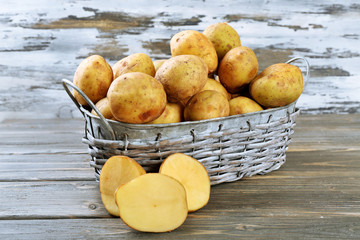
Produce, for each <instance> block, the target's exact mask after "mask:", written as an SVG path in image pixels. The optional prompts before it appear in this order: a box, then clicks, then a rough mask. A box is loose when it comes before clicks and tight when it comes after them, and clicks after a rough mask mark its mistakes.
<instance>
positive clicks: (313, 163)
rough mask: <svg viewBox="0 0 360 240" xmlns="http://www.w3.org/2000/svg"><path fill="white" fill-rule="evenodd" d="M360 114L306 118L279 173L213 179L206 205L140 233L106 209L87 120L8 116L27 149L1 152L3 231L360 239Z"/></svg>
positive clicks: (12, 234)
mask: <svg viewBox="0 0 360 240" xmlns="http://www.w3.org/2000/svg"><path fill="white" fill-rule="evenodd" d="M359 121H360V116H359V115H357V114H352V115H319V116H312V115H300V116H299V117H298V119H297V126H296V128H295V134H294V135H293V139H292V143H291V144H290V147H289V151H288V152H287V161H286V163H285V164H284V165H283V166H282V167H281V168H280V169H279V170H277V171H274V172H271V173H269V174H267V175H263V176H261V175H257V176H253V177H250V178H243V179H242V180H239V181H236V182H232V183H223V184H220V185H217V186H213V187H212V189H211V197H210V201H209V203H208V204H207V205H206V206H205V207H204V208H202V209H200V210H199V211H197V212H195V213H191V214H189V217H188V218H187V220H186V222H185V223H184V224H183V225H182V226H181V227H180V228H178V229H176V230H175V231H173V232H170V233H164V234H147V233H140V232H136V231H134V230H132V229H130V228H129V227H127V226H126V225H125V224H124V223H123V222H122V221H121V219H118V218H113V217H111V216H110V215H109V214H108V213H107V212H106V210H105V209H104V207H103V205H102V203H101V199H100V194H99V190H98V183H97V182H95V181H94V180H93V179H94V178H93V170H92V168H90V167H89V165H88V155H87V153H86V146H85V145H84V144H82V143H81V137H82V135H83V121H81V120H78V119H74V120H69V119H67V120H64V119H54V120H50V121H49V120H38V119H25V120H11V121H5V122H2V123H1V124H0V130H1V131H2V132H6V134H5V135H0V143H1V144H0V148H1V149H2V150H4V149H5V150H6V149H23V150H18V151H17V153H13V154H9V153H10V152H1V154H0V192H1V194H0V202H1V203H2V204H1V205H0V237H1V239H115V238H117V239H132V238H136V239H154V238H157V239H169V238H171V239H172V238H177V239H219V238H221V239H242V238H243V239H249V238H252V239H357V238H358V236H359V235H360V227H359V226H360V220H359V219H360V190H359V187H358V186H359V185H360V161H359V156H360V143H359V142H360V141H359V136H360V124H359ZM21 129H23V130H21ZM21 132H23V134H22V135H21V134H20V133H21ZM13 133H14V134H15V135H14V136H13V137H12V140H11V141H9V142H6V138H7V137H9V136H11V135H12V134H13ZM51 133H53V134H54V135H57V136H65V135H68V136H67V137H64V138H63V141H62V142H61V141H58V140H55V139H51V138H49V137H45V136H46V135H48V134H51ZM21 136H22V137H24V138H25V139H28V140H29V141H30V142H31V141H32V139H33V141H34V144H26V142H25V141H23V140H21V139H20V138H21ZM10 138H11V137H10ZM17 138H19V141H16V139H17ZM35 142H36V144H35ZM35 146H37V147H35ZM70 146H72V147H70ZM66 147H68V149H69V150H68V152H62V151H63V150H64V149H65V148H66ZM44 149H51V151H45V150H44Z"/></svg>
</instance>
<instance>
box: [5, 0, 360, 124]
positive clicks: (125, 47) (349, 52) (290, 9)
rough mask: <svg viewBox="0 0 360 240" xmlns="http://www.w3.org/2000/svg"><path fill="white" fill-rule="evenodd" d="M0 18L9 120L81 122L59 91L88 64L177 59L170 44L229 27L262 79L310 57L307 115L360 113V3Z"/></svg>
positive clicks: (101, 10) (258, 1) (127, 8)
mask: <svg viewBox="0 0 360 240" xmlns="http://www.w3.org/2000/svg"><path fill="white" fill-rule="evenodd" d="M1 7H2V8H1V9H2V11H1V13H0V26H1V27H2V28H1V30H0V39H1V43H2V44H1V46H0V54H1V58H0V94H1V96H2V97H1V99H0V112H1V113H2V115H0V119H1V118H24V117H26V118H33V117H34V116H39V114H41V115H42V117H44V118H45V117H47V118H54V117H64V116H65V117H71V116H73V115H76V114H77V112H76V111H77V110H76V109H75V106H74V105H73V103H72V102H71V101H70V99H69V98H68V96H67V95H66V93H65V92H64V90H63V88H62V86H61V82H60V81H61V79H62V78H68V79H72V77H73V74H74V72H75V69H76V67H77V66H78V65H79V63H80V62H81V61H82V60H83V59H84V58H85V57H87V56H89V55H92V54H99V55H102V56H103V57H105V59H106V60H107V61H108V62H109V63H110V64H114V63H115V62H116V61H118V60H120V59H121V58H123V57H125V56H128V55H130V54H133V53H136V52H143V53H146V54H148V55H149V56H150V57H151V58H152V59H154V60H155V59H162V58H168V57H170V47H169V42H170V38H171V37H172V36H173V35H174V34H175V33H177V32H179V31H181V30H187V29H190V30H197V31H203V30H204V29H205V28H206V27H207V26H208V25H210V24H212V23H216V22H229V24H230V25H231V26H233V27H234V28H235V29H236V30H237V31H238V33H239V35H240V37H241V41H242V45H244V46H248V47H250V48H252V49H253V50H254V51H255V53H256V55H257V57H258V60H259V63H260V70H262V69H264V68H265V67H267V66H269V65H271V64H274V63H278V62H284V61H287V60H289V59H290V58H291V57H294V56H304V57H306V58H307V59H308V60H309V62H310V65H311V76H312V77H311V80H310V81H309V84H308V85H307V86H306V88H305V91H304V93H303V95H302V96H301V97H300V99H299V102H298V105H299V106H300V107H301V108H302V109H303V110H304V113H305V112H306V113H359V112H360V110H359V109H360V95H359V94H358V92H359V91H360V84H359V82H358V81H357V79H358V78H359V76H360V70H359V68H358V66H357V63H358V62H359V60H360V45H359V44H358V41H359V32H360V28H359V24H358V22H359V19H360V16H359V14H358V13H359V9H360V7H359V3H358V1H357V0H348V1H339V0H338V1H323V0H322V1H310V0H304V1H297V2H296V3H290V2H288V1H284V0H270V1H264V0H253V1H236V0H230V1H226V2H223V1H216V0H207V1H185V2H184V1H171V2H167V1H158V2H156V3H153V4H151V6H147V7H146V8H144V7H143V1H121V2H119V1H115V0H111V1H107V2H106V3H102V2H101V3H100V2H97V1H73V0H65V1H62V2H57V3H51V4H50V3H48V2H46V1H44V0H40V1H35V2H33V3H31V4H29V3H25V2H23V1H15V2H12V1H5V2H3V3H2V5H1Z"/></svg>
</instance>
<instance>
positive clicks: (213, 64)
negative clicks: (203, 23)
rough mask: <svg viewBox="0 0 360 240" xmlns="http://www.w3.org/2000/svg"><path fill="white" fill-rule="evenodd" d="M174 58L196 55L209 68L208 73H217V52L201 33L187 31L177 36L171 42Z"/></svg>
mask: <svg viewBox="0 0 360 240" xmlns="http://www.w3.org/2000/svg"><path fill="white" fill-rule="evenodd" d="M170 50H171V55H172V56H178V55H187V54H189V55H196V56H198V57H200V58H202V59H203V60H204V62H205V63H206V65H207V66H208V73H212V72H215V70H216V69H217V66H218V57H217V54H216V50H215V48H214V46H213V44H212V43H211V41H210V40H209V39H207V37H206V36H205V35H204V34H202V33H201V32H198V31H194V30H185V31H181V32H179V33H177V34H175V35H174V36H173V37H172V38H171V40H170Z"/></svg>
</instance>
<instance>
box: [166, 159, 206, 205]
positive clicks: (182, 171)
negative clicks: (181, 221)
mask: <svg viewBox="0 0 360 240" xmlns="http://www.w3.org/2000/svg"><path fill="white" fill-rule="evenodd" d="M159 173H161V174H165V175H168V176H171V177H173V178H175V179H177V180H178V181H179V182H180V183H182V184H183V185H184V187H185V190H186V196H187V202H188V209H189V212H194V211H196V210H198V209H200V208H202V207H204V206H205V205H206V204H207V203H208V201H209V199H210V178H209V174H208V172H207V170H206V168H205V167H204V165H202V163H200V162H199V161H197V160H196V159H195V158H193V157H190V156H188V155H186V154H183V153H174V154H172V155H170V156H168V157H167V158H166V159H165V160H164V162H163V163H162V164H161V166H160V170H159Z"/></svg>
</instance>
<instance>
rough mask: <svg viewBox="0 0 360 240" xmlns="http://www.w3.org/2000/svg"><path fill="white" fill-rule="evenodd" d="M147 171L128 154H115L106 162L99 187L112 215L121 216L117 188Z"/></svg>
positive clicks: (106, 206) (105, 204) (106, 207)
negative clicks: (117, 200)
mask: <svg viewBox="0 0 360 240" xmlns="http://www.w3.org/2000/svg"><path fill="white" fill-rule="evenodd" d="M145 173H146V171H145V170H144V169H143V167H142V166H141V165H140V164H138V163H137V162H136V161H135V160H134V159H132V158H129V157H126V156H113V157H111V158H109V159H108V160H107V161H106V162H105V164H104V166H103V168H102V170H101V174H100V179H99V187H100V195H101V200H102V202H103V204H104V206H105V209H106V210H107V211H108V212H109V213H110V214H111V215H114V216H119V209H118V207H117V205H116V203H115V191H116V189H117V188H118V187H119V186H121V185H123V184H125V183H127V182H129V181H130V180H132V179H134V178H136V177H138V176H140V175H143V174H145Z"/></svg>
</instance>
